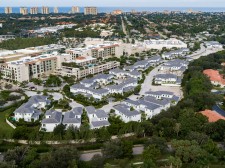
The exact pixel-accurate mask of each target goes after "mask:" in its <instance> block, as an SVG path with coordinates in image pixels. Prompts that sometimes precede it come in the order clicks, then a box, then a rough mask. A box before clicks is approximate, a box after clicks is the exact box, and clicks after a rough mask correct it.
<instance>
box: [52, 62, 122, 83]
mask: <svg viewBox="0 0 225 168" xmlns="http://www.w3.org/2000/svg"><path fill="white" fill-rule="evenodd" d="M119 66H120V63H119V62H117V61H110V62H105V63H101V64H96V65H92V66H85V67H81V68H74V67H69V66H62V67H61V68H60V69H57V70H56V71H55V73H56V74H58V75H62V76H74V77H75V78H76V80H78V79H81V78H85V77H86V76H88V75H90V74H97V73H102V72H104V71H107V70H110V69H115V68H118V67H119Z"/></svg>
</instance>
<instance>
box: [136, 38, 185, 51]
mask: <svg viewBox="0 0 225 168" xmlns="http://www.w3.org/2000/svg"><path fill="white" fill-rule="evenodd" d="M135 45H136V46H138V47H143V48H145V50H150V49H157V50H162V48H164V47H165V48H167V49H172V48H187V44H185V43H184V42H182V41H181V40H178V39H174V38H171V39H168V40H161V39H160V40H154V39H151V40H144V42H137V43H136V44H135Z"/></svg>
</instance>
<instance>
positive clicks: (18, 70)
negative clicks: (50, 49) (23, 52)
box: [1, 54, 57, 82]
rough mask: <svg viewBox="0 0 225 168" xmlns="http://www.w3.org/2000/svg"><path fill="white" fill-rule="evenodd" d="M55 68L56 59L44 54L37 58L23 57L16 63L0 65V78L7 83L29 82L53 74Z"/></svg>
mask: <svg viewBox="0 0 225 168" xmlns="http://www.w3.org/2000/svg"><path fill="white" fill-rule="evenodd" d="M56 66H57V58H56V57H55V56H54V55H50V54H46V55H40V56H37V57H25V58H22V59H19V60H17V61H11V62H6V63H4V64H2V65H1V72H2V78H3V79H6V80H9V81H18V82H23V81H30V80H31V79H32V78H40V77H42V76H47V75H50V74H51V73H53V72H54V71H55V69H56Z"/></svg>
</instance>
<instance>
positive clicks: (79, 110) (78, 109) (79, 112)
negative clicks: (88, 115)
mask: <svg viewBox="0 0 225 168" xmlns="http://www.w3.org/2000/svg"><path fill="white" fill-rule="evenodd" d="M71 111H72V112H73V113H74V114H75V115H82V113H83V108H82V107H75V108H73V109H72V110H71Z"/></svg>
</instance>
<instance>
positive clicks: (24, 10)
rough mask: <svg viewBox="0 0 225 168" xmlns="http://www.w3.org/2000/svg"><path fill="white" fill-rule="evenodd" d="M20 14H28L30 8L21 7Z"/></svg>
mask: <svg viewBox="0 0 225 168" xmlns="http://www.w3.org/2000/svg"><path fill="white" fill-rule="evenodd" d="M20 14H22V15H27V14H28V9H27V8H25V7H21V8H20Z"/></svg>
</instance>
